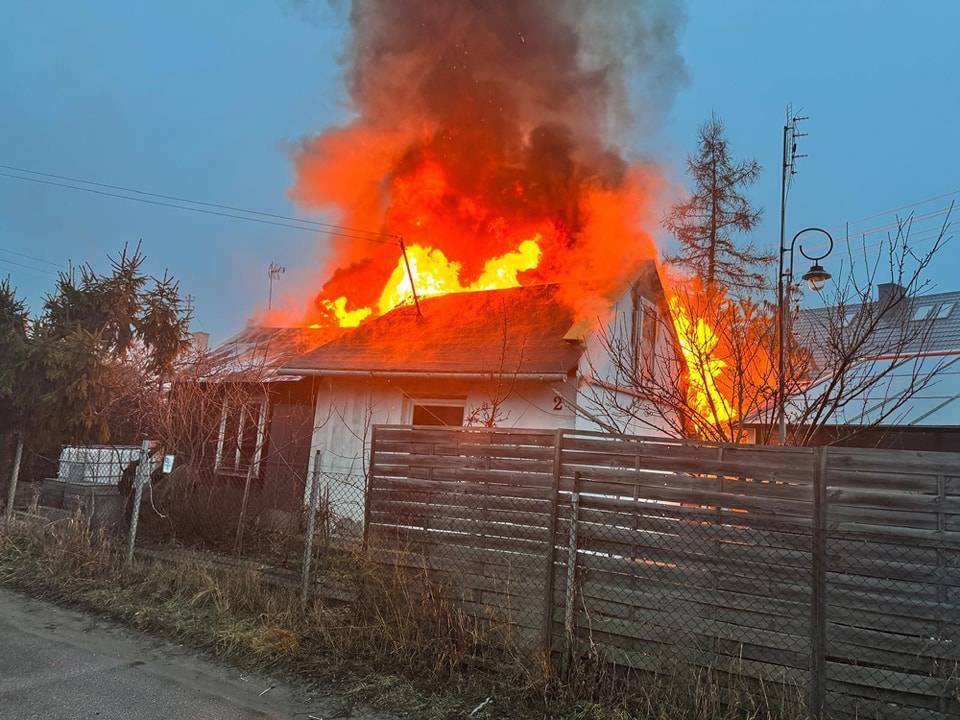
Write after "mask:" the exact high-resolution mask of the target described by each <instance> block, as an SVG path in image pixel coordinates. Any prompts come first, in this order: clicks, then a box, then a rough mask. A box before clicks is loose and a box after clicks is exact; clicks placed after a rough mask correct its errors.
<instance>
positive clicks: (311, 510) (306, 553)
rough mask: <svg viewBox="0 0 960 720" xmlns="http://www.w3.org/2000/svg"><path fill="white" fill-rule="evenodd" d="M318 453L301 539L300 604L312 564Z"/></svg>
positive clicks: (304, 601) (306, 593) (304, 599)
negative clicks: (304, 533)
mask: <svg viewBox="0 0 960 720" xmlns="http://www.w3.org/2000/svg"><path fill="white" fill-rule="evenodd" d="M319 496H320V451H319V450H317V452H316V454H315V455H314V456H313V474H312V476H311V477H310V493H309V499H308V500H307V532H306V536H305V537H304V539H303V571H302V573H301V575H302V577H301V584H300V602H301V603H302V604H304V605H306V604H307V598H309V597H310V565H311V563H312V562H313V533H314V531H315V530H316V523H317V504H318V502H319V500H320V497H319Z"/></svg>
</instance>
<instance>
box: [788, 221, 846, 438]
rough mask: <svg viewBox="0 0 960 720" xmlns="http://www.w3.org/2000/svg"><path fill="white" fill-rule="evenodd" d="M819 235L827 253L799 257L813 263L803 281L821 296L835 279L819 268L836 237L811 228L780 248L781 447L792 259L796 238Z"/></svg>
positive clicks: (822, 230) (801, 251) (801, 248)
mask: <svg viewBox="0 0 960 720" xmlns="http://www.w3.org/2000/svg"><path fill="white" fill-rule="evenodd" d="M809 232H817V233H821V234H822V235H826V236H827V240H828V241H829V242H830V244H829V245H828V246H827V249H826V251H825V252H824V253H822V254H821V255H808V254H807V253H806V251H805V250H804V249H803V245H801V246H800V254H801V255H803V256H804V257H805V258H806V259H807V260H809V261H810V262H811V265H810V269H809V270H807V272H805V273H804V274H803V275H802V277H803V279H804V280H806V281H807V287H809V288H810V289H811V290H813V291H814V292H820V291H821V290H823V286H824V285H825V284H826V282H827V280H829V279H830V278H831V277H832V276H831V275H830V273H828V272H827V271H826V270H825V269H824V267H823V265H821V264H820V261H821V260H823V259H824V258H825V257H826V256H827V255H829V254H830V252H831V251H832V250H833V236H832V235H831V234H830V233H828V232H827V231H826V230H824V229H823V228H818V227H809V228H804V229H803V230H801V231H800V232H798V233H797V234H796V235H794V236H793V240H792V241H791V242H790V247H786V246H784V245H782V244H781V245H780V275H779V277H778V281H777V315H778V323H777V326H778V330H777V346H778V348H777V349H778V362H779V368H778V372H777V411H778V415H779V425H780V427H779V431H780V432H779V434H780V444H781V445H786V444H787V414H786V400H787V397H786V395H787V393H786V358H785V356H786V354H787V353H786V347H787V314H788V313H789V312H790V290H791V288H792V286H793V258H794V247H795V246H796V244H797V238H799V237H800V236H801V235H803V234H804V233H809ZM787 254H789V255H790V265H789V266H787V267H786V269H785V268H784V260H785V259H786V256H787Z"/></svg>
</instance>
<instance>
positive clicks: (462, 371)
mask: <svg viewBox="0 0 960 720" xmlns="http://www.w3.org/2000/svg"><path fill="white" fill-rule="evenodd" d="M562 290H563V289H562V288H561V287H560V286H558V285H549V284H548V285H536V286H525V287H516V288H511V289H506V290H491V291H485V292H471V293H457V294H450V295H443V296H438V297H430V298H426V299H423V300H421V302H420V310H419V311H418V309H417V308H416V307H414V306H412V305H406V306H402V307H398V308H396V309H394V310H392V311H391V312H389V313H386V314H384V315H382V316H380V317H376V318H373V319H370V320H368V321H366V322H364V323H363V324H362V325H360V326H359V327H358V328H356V329H353V330H351V331H349V332H346V333H344V334H342V335H341V336H340V337H338V338H336V339H334V340H332V341H331V342H328V343H326V344H323V345H321V346H319V347H317V348H316V349H314V350H312V351H310V352H307V353H305V354H302V355H300V356H298V357H295V358H293V359H291V360H290V361H288V362H287V363H285V364H284V365H283V366H282V367H281V369H280V371H279V372H280V375H279V377H294V378H300V380H298V382H300V383H305V382H308V379H309V380H311V381H312V382H313V385H311V387H312V388H313V390H314V392H315V395H314V399H315V405H314V417H313V429H312V439H311V441H310V457H309V471H310V473H313V472H317V473H319V474H322V476H323V477H324V478H325V479H326V482H325V483H324V485H325V487H326V488H327V492H329V493H330V501H331V503H333V504H335V505H336V506H337V512H338V513H339V514H341V515H354V516H357V517H359V516H360V515H361V514H362V512H363V488H364V482H365V475H366V461H367V457H368V452H369V442H370V431H371V428H372V426H373V425H375V424H397V423H398V424H414V425H464V424H467V425H495V426H502V427H512V428H517V427H530V428H591V429H595V428H596V424H595V423H594V422H593V421H592V420H591V419H590V418H589V417H585V416H584V413H583V412H581V411H580V410H581V408H580V407H579V405H578V397H579V395H580V390H581V388H582V385H583V384H584V383H589V382H596V381H597V378H598V376H600V377H602V376H603V374H604V373H605V370H604V367H605V362H604V358H603V348H602V344H601V343H599V342H598V341H597V339H596V338H597V327H598V324H599V325H600V326H606V327H614V326H616V327H618V328H620V329H622V330H624V331H625V332H627V333H628V334H629V337H630V341H631V343H632V344H633V346H634V347H635V349H636V354H637V362H639V363H649V364H650V370H651V371H653V358H654V355H655V352H656V351H658V354H660V355H662V353H663V346H664V345H666V346H669V347H673V346H674V340H673V339H672V338H671V337H664V335H666V333H665V332H664V330H663V329H664V328H666V327H670V326H671V324H670V323H669V322H666V323H665V322H663V319H664V318H665V313H666V302H665V299H664V295H663V289H662V285H661V284H660V279H659V275H658V273H657V270H656V266H655V264H654V263H652V262H651V263H649V264H648V265H647V267H645V268H644V270H643V272H642V273H641V274H640V276H639V277H638V279H637V281H636V282H635V283H634V284H632V285H631V286H630V287H629V288H626V289H625V290H624V292H623V293H620V294H619V298H618V300H617V302H616V303H615V304H614V309H613V312H612V313H610V315H609V316H608V317H605V318H582V317H581V318H578V317H576V316H575V312H574V310H573V309H572V308H571V307H570V306H569V305H568V304H567V303H565V302H564V301H563V297H564V293H563V292H562ZM645 432H646V433H647V434H650V429H649V428H646V429H645ZM664 434H666V433H664Z"/></svg>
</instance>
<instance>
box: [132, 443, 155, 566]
mask: <svg viewBox="0 0 960 720" xmlns="http://www.w3.org/2000/svg"><path fill="white" fill-rule="evenodd" d="M148 482H150V441H149V440H144V441H143V444H142V445H141V446H140V464H139V465H137V473H136V475H135V476H134V480H133V512H132V513H131V514H130V534H129V536H128V537H127V567H130V566H131V565H133V550H134V548H135V547H136V544H137V525H138V524H139V522H140V503H141V502H142V501H143V488H144V486H145V485H146V484H147V483H148Z"/></svg>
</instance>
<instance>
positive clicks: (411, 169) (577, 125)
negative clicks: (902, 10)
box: [291, 0, 682, 326]
mask: <svg viewBox="0 0 960 720" xmlns="http://www.w3.org/2000/svg"><path fill="white" fill-rule="evenodd" d="M350 19H351V24H352V28H353V37H352V44H351V53H350V64H349V66H348V71H347V81H348V87H349V92H350V99H351V101H352V105H353V107H354V109H355V111H356V116H355V119H353V120H352V121H351V122H349V123H348V124H346V125H343V126H339V127H333V128H329V129H327V130H326V131H324V132H322V133H321V134H319V135H317V136H316V137H314V138H311V139H309V140H307V141H305V142H304V143H303V144H302V146H301V147H300V149H299V151H298V152H297V154H296V156H295V166H296V168H295V169H296V182H295V185H294V187H293V188H292V190H291V196H292V197H293V198H294V200H295V201H296V202H298V203H299V204H300V205H302V206H303V207H305V208H308V209H314V210H321V211H324V212H327V213H330V214H332V215H333V216H334V217H335V218H336V219H337V221H338V222H340V223H342V224H344V225H347V226H350V227H357V228H365V229H376V230H379V231H382V232H383V233H385V234H389V236H391V237H397V236H402V237H403V238H404V239H405V241H406V245H407V248H408V254H409V256H410V259H411V271H412V272H413V275H414V282H415V284H416V289H417V292H418V294H420V295H423V296H430V295H432V294H442V293H446V292H462V291H469V290H486V289H493V288H502V287H511V286H515V285H520V284H531V283H539V282H562V283H565V284H567V285H568V286H569V288H570V290H569V291H565V293H566V295H565V299H566V300H567V301H569V302H570V304H571V305H572V306H573V307H574V309H575V310H578V311H579V312H581V313H582V314H584V315H593V317H594V318H595V317H596V316H597V314H599V313H600V312H602V310H603V308H604V307H605V302H606V299H607V295H609V293H610V292H611V291H612V290H613V289H614V288H618V287H622V286H623V284H624V283H625V282H626V281H627V280H629V279H630V278H631V277H632V276H633V275H635V273H636V271H637V268H638V267H639V264H640V263H641V262H642V261H643V260H646V259H650V258H654V257H656V248H655V246H654V243H653V240H652V238H651V236H650V234H649V232H648V231H647V229H648V228H652V227H655V226H656V222H657V218H658V215H659V210H658V209H657V208H656V207H655V198H656V196H657V194H658V193H659V191H660V187H661V181H660V174H659V172H658V170H657V168H656V167H655V166H654V165H652V164H650V163H636V162H635V163H631V162H629V161H628V160H627V159H626V157H625V155H624V153H623V152H622V151H621V150H620V149H619V147H618V142H617V141H618V139H619V138H622V137H623V133H624V131H625V129H626V128H627V126H628V125H629V121H630V119H631V118H630V114H631V113H630V111H628V109H627V104H626V101H625V97H626V92H625V72H626V70H627V68H626V67H625V65H624V61H623V58H633V59H635V60H636V61H637V63H638V64H637V67H636V69H635V72H632V74H631V87H636V88H638V89H639V90H640V91H641V92H642V93H643V94H644V97H643V100H644V102H643V103H642V105H641V106H640V107H639V108H634V109H632V110H633V118H632V119H633V120H635V121H637V122H636V124H635V125H634V127H640V128H641V129H649V128H651V127H653V126H654V125H655V123H656V121H657V119H658V118H659V116H660V115H661V113H662V109H663V108H665V107H666V105H667V103H668V101H669V99H670V96H671V95H672V92H673V89H674V86H675V85H676V81H677V80H678V79H680V77H681V75H682V65H681V63H680V60H679V57H678V55H677V52H676V26H677V23H678V17H677V14H676V12H675V11H674V10H673V9H672V8H671V7H669V6H667V5H665V4H664V3H662V2H660V1H659V0H635V1H632V2H617V1H616V0H611V1H607V2H596V3H583V2H580V1H579V0H525V1H524V2H522V3H508V2H501V1H500V0H471V1H470V2H466V1H465V0H450V1H449V2H436V1H435V0H355V1H354V2H353V4H352V8H351V14H350ZM324 277H325V278H326V280H325V282H323V285H322V288H321V289H320V290H319V291H317V290H316V289H314V290H313V292H312V299H311V301H310V302H309V304H308V308H307V311H306V314H305V317H304V320H303V321H302V322H305V323H307V324H319V325H337V324H339V325H342V326H353V325H356V324H358V323H360V322H363V321H364V320H365V319H366V318H368V317H372V316H375V315H378V314H382V313H384V312H387V311H389V310H390V309H391V308H393V307H395V306H396V305H397V304H400V303H404V302H408V300H409V296H410V295H411V292H410V288H409V284H410V278H409V277H406V273H405V269H404V268H403V267H402V259H401V258H400V253H399V248H398V246H397V245H396V244H392V243H373V242H367V241H364V240H359V239H356V238H345V239H339V240H335V241H334V247H333V252H332V257H331V260H330V263H329V266H328V267H327V268H326V269H325V271H324Z"/></svg>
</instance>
